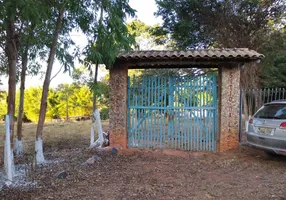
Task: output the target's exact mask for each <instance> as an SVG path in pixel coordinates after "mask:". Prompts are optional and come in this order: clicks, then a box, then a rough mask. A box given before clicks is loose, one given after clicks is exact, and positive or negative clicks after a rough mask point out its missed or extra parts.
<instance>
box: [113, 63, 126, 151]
mask: <svg viewBox="0 0 286 200" xmlns="http://www.w3.org/2000/svg"><path fill="white" fill-rule="evenodd" d="M109 73H110V79H109V80H110V86H111V89H110V113H109V133H110V145H111V146H113V147H121V148H123V149H125V148H127V78H128V68H127V67H123V66H121V67H118V68H113V69H110V71H109Z"/></svg>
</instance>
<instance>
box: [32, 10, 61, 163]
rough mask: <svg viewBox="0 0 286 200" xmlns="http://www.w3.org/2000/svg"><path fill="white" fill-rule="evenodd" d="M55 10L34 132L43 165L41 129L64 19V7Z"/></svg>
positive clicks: (36, 148) (40, 161)
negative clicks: (51, 38)
mask: <svg viewBox="0 0 286 200" xmlns="http://www.w3.org/2000/svg"><path fill="white" fill-rule="evenodd" d="M57 9H58V10H57V11H58V13H57V19H56V24H55V30H54V35H53V40H52V44H51V46H50V53H49V58H48V64H47V71H46V75H45V80H44V85H43V91H42V98H41V106H40V113H39V121H38V126H37V132H36V142H35V152H36V161H37V163H43V162H44V161H45V159H44V154H43V142H42V135H43V128H44V122H45V117H46V109H47V98H48V92H49V85H50V80H51V74H52V68H53V64H54V58H55V54H56V46H57V42H58V37H59V35H60V31H61V26H62V21H63V17H64V12H65V7H64V6H63V5H59V7H58V8H57Z"/></svg>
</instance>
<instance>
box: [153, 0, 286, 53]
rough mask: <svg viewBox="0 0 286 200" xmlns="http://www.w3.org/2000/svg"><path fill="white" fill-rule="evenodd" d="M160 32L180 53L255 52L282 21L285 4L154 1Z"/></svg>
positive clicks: (254, 0)
mask: <svg viewBox="0 0 286 200" xmlns="http://www.w3.org/2000/svg"><path fill="white" fill-rule="evenodd" d="M156 3H157V4H158V7H159V10H158V12H157V13H156V14H157V15H158V16H161V17H162V18H163V21H164V23H163V29H164V30H165V31H167V32H168V33H170V34H171V35H172V38H173V39H174V40H175V41H176V46H177V47H179V48H180V49H186V48H194V47H209V46H217V47H248V48H252V49H257V48H259V47H261V42H262V41H264V38H265V36H266V35H267V34H268V33H269V30H270V24H269V22H270V21H272V22H274V23H275V24H276V25H277V24H278V23H279V22H281V19H282V18H284V19H285V15H283V13H285V12H286V10H285V6H286V3H285V2H283V3H282V2H281V1H280V0H276V1H258V0H245V1H241V0H232V1H229V0H182V1H175V0H157V1H156Z"/></svg>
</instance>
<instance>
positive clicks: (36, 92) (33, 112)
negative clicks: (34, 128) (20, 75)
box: [24, 87, 42, 122]
mask: <svg viewBox="0 0 286 200" xmlns="http://www.w3.org/2000/svg"><path fill="white" fill-rule="evenodd" d="M41 97H42V89H41V87H31V88H29V89H26V91H25V98H24V102H25V104H24V112H25V113H26V116H27V118H28V119H30V120H32V121H33V122H36V121H38V117H39V112H40V101H41Z"/></svg>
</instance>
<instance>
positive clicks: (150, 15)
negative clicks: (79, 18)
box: [0, 0, 162, 90]
mask: <svg viewBox="0 0 286 200" xmlns="http://www.w3.org/2000/svg"><path fill="white" fill-rule="evenodd" d="M129 5H130V6H131V7H132V8H133V9H135V10H136V11H137V12H136V18H138V19H139V20H141V21H143V22H144V23H145V24H147V25H154V24H158V23H162V20H161V18H156V17H155V16H154V12H156V11H157V5H156V3H155V0H130V1H129ZM132 20H133V18H128V19H127V22H130V21H132ZM71 37H72V39H73V40H74V41H75V43H76V45H77V46H79V47H80V48H84V47H85V46H86V45H87V40H86V38H85V36H84V35H83V34H81V33H79V32H72V33H71ZM45 67H46V63H45V62H43V70H45ZM75 67H79V63H77V62H76V63H75ZM60 68H61V66H60V64H59V62H57V61H55V63H54V67H53V72H52V74H53V75H52V77H53V76H54V75H55V74H56V73H57V72H58V71H59V69H60ZM106 73H108V71H106V70H104V71H99V77H98V79H100V78H101V77H103V76H104V75H105V74H106ZM1 78H2V83H3V84H4V85H1V86H0V90H7V88H8V79H7V78H3V77H1ZM43 82H44V78H41V77H40V76H35V77H31V76H28V77H27V78H26V88H29V87H31V86H33V87H35V86H42V85H43ZM71 82H72V79H71V78H70V76H69V74H68V73H63V72H60V73H59V74H58V75H57V76H56V77H55V78H54V79H53V80H52V81H51V84H50V86H51V87H56V86H57V85H59V84H61V83H71ZM17 88H19V84H18V85H17Z"/></svg>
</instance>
